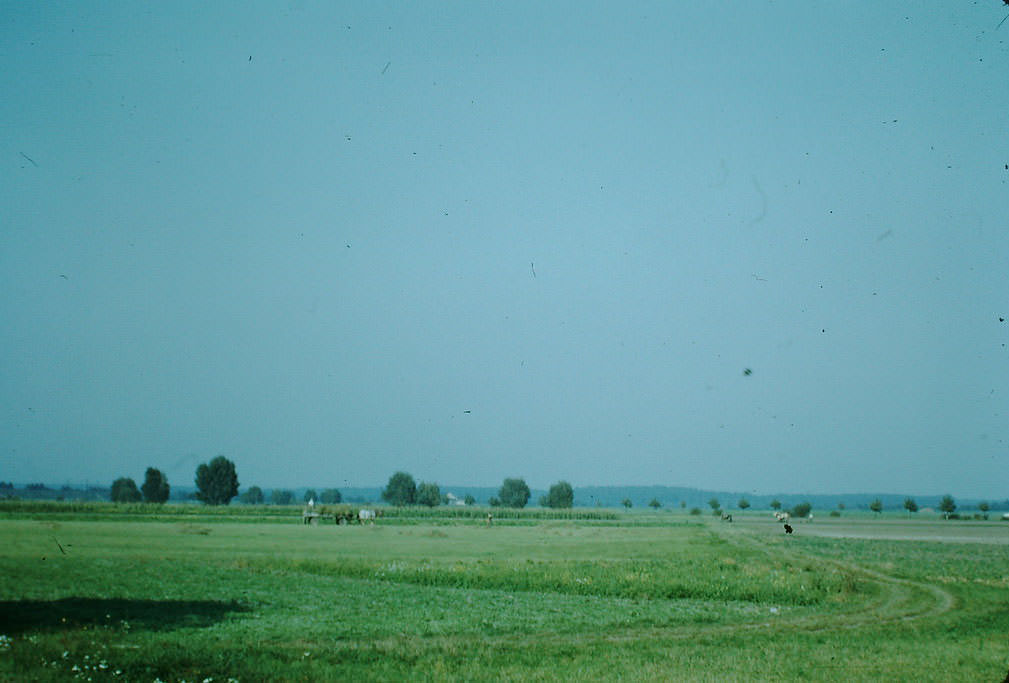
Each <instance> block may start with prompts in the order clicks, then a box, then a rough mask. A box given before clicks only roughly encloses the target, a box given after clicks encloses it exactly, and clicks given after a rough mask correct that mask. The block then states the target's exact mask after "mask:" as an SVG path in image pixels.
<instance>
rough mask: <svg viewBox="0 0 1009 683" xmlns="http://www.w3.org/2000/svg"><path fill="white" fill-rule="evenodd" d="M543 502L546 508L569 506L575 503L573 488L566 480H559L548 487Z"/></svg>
mask: <svg viewBox="0 0 1009 683" xmlns="http://www.w3.org/2000/svg"><path fill="white" fill-rule="evenodd" d="M544 503H545V505H544V507H548V508H570V507H572V506H573V505H574V504H575V492H574V489H572V488H571V484H569V483H567V482H566V481H559V482H557V483H556V484H554V485H553V486H551V487H550V491H549V492H548V493H547V495H546V500H545V501H544Z"/></svg>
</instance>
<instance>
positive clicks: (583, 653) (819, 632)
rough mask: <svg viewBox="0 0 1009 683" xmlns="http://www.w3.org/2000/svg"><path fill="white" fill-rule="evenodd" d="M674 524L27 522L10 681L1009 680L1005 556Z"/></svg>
mask: <svg viewBox="0 0 1009 683" xmlns="http://www.w3.org/2000/svg"><path fill="white" fill-rule="evenodd" d="M655 521H656V523H655V524H652V525H643V524H640V520H635V521H634V522H633V523H632V524H630V525H622V524H621V523H620V521H619V520H618V521H616V522H612V521H608V523H607V524H604V525H600V524H598V523H593V522H592V521H591V520H570V521H564V520H542V521H538V522H536V523H529V524H525V525H512V526H508V525H495V526H494V527H491V528H487V527H486V526H478V525H475V524H472V523H469V524H467V523H463V521H462V520H460V522H459V523H455V524H451V523H449V524H447V523H446V522H445V520H439V521H438V522H437V523H435V522H434V521H432V522H430V523H428V522H424V521H423V520H421V521H420V522H419V523H415V524H411V525H401V524H383V523H381V522H380V523H379V524H378V525H375V526H346V527H337V526H320V527H304V526H302V525H300V523H298V522H299V520H298V519H292V520H291V522H290V523H289V524H281V523H278V521H277V520H272V521H265V520H264V521H262V522H249V523H244V524H229V523H225V522H224V521H223V520H222V521H216V520H214V519H212V518H210V517H199V518H196V519H182V518H173V519H167V518H166V519H162V520H161V521H159V522H157V523H152V522H150V521H146V522H144V521H137V520H136V519H134V518H133V517H131V516H122V515H118V516H117V515H107V516H106V517H105V518H102V517H101V515H100V511H99V512H96V511H89V512H88V519H87V521H72V520H67V519H66V518H65V515H64V514H59V515H56V514H54V515H53V518H52V519H48V518H47V517H46V515H33V518H31V519H18V518H7V519H3V520H0V636H2V637H0V679H5V680H22V679H31V680H67V679H74V678H79V679H81V680H87V679H89V678H90V679H91V680H138V681H153V680H155V679H161V680H162V681H175V680H188V681H193V680H197V681H203V680H205V679H207V678H213V679H214V680H228V679H234V680H265V679H278V680H310V679H318V680H337V679H345V680H399V679H405V678H408V677H409V678H411V679H420V680H427V679H432V680H440V679H465V680H472V679H493V680H559V679H560V680H563V679H566V680H575V679H579V680H583V679H585V680H587V679H605V680H616V679H624V680H656V679H657V680H685V679H686V680H798V679H803V680H838V681H840V680H845V681H849V680H914V681H928V680H949V679H953V680H972V681H973V680H977V681H987V680H990V681H1000V680H1002V678H1003V677H1004V676H1005V675H1006V671H1007V669H1009V562H1007V560H1009V545H1006V544H1004V543H976V544H975V543H969V544H954V543H938V542H929V541H898V540H881V539H872V538H857V539H849V538H823V537H815V536H812V535H806V534H803V533H802V531H803V530H802V529H799V530H798V533H797V535H796V536H794V537H785V536H783V535H780V529H779V527H777V526H776V525H773V524H770V523H767V522H765V521H764V520H760V521H759V522H758V521H753V522H751V523H749V524H747V523H743V524H739V523H737V524H733V525H727V524H719V523H718V522H717V521H712V520H701V519H696V518H693V519H690V518H687V517H685V516H680V517H670V516H665V517H662V516H656V520H655ZM659 522H661V524H660V523H659ZM866 524H867V525H871V522H866ZM992 533H993V534H999V533H1002V534H1004V533H1006V529H1003V528H998V527H993V531H992Z"/></svg>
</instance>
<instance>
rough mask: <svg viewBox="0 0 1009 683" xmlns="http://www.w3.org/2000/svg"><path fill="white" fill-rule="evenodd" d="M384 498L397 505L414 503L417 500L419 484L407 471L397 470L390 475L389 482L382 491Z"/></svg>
mask: <svg viewBox="0 0 1009 683" xmlns="http://www.w3.org/2000/svg"><path fill="white" fill-rule="evenodd" d="M382 500H384V501H385V502H387V503H389V504H390V505H395V506H397V507H403V506H404V505H413V504H414V503H415V502H417V484H416V483H415V482H414V480H413V477H412V476H411V475H409V474H407V473H406V472H396V474H394V475H392V476H391V477H389V484H388V485H387V486H386V487H385V490H384V491H382Z"/></svg>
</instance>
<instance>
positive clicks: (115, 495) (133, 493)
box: [109, 477, 141, 503]
mask: <svg viewBox="0 0 1009 683" xmlns="http://www.w3.org/2000/svg"><path fill="white" fill-rule="evenodd" d="M109 498H111V499H112V502H113V503H139V502H140V498H141V496H140V489H138V488H137V482H135V481H133V480H132V479H130V478H129V477H119V479H116V480H115V481H114V482H112V489H111V490H110V491H109Z"/></svg>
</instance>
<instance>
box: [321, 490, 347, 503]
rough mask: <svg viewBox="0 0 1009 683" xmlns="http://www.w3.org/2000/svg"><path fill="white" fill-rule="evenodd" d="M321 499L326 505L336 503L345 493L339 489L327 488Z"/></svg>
mask: <svg viewBox="0 0 1009 683" xmlns="http://www.w3.org/2000/svg"><path fill="white" fill-rule="evenodd" d="M319 500H321V501H322V502H323V503H325V504H326V505H335V504H336V503H339V502H340V501H342V500H343V495H341V494H340V492H339V491H338V490H337V489H325V490H324V491H323V492H322V496H320V498H319Z"/></svg>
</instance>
